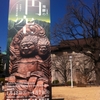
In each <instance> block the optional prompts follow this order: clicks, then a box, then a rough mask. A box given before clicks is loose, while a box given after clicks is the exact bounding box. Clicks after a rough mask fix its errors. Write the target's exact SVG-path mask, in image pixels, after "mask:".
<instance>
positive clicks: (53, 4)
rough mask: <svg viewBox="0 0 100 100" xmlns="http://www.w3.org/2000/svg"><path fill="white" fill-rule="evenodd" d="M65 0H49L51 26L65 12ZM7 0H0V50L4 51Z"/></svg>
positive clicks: (6, 27)
mask: <svg viewBox="0 0 100 100" xmlns="http://www.w3.org/2000/svg"><path fill="white" fill-rule="evenodd" d="M66 1H67V0H50V20H51V28H52V27H53V26H54V25H55V23H56V22H57V21H59V19H60V18H62V17H63V16H64V14H65V13H66ZM8 14H9V0H0V47H1V52H4V51H6V48H7V36H8Z"/></svg>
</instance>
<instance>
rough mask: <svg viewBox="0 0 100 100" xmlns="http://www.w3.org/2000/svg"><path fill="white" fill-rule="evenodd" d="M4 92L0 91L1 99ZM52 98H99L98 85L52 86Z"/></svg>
mask: <svg viewBox="0 0 100 100" xmlns="http://www.w3.org/2000/svg"><path fill="white" fill-rule="evenodd" d="M3 97H4V93H0V100H3ZM52 97H53V98H64V100H100V87H74V88H71V87H66V86H63V87H53V88H52Z"/></svg>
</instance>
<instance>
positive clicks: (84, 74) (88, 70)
mask: <svg viewBox="0 0 100 100" xmlns="http://www.w3.org/2000/svg"><path fill="white" fill-rule="evenodd" d="M74 68H75V69H76V79H77V81H76V83H78V84H80V83H83V84H87V83H89V82H90V81H92V82H95V73H94V71H93V70H92V69H93V68H94V63H93V61H92V59H91V58H90V57H88V56H86V55H82V54H80V56H79V55H78V54H77V56H76V57H75V58H74Z"/></svg>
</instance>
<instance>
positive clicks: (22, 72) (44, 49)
mask: <svg viewBox="0 0 100 100" xmlns="http://www.w3.org/2000/svg"><path fill="white" fill-rule="evenodd" d="M50 63H51V60H50V42H49V40H48V38H47V36H46V33H45V30H44V28H43V27H41V26H40V25H38V24H36V23H28V24H26V25H25V26H24V27H23V28H22V29H21V30H19V31H18V33H17V34H16V35H15V36H14V37H13V40H12V42H11V44H10V61H9V66H10V67H9V73H10V76H9V77H7V78H6V81H7V83H6V85H5V91H6V98H5V100H40V99H41V100H42V99H44V100H49V97H50V81H51V80H50V79H51V73H50V71H51V70H50V66H51V65H50Z"/></svg>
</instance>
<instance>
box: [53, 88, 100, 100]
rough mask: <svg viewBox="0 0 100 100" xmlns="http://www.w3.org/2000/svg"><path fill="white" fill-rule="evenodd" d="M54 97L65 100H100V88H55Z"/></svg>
mask: <svg viewBox="0 0 100 100" xmlns="http://www.w3.org/2000/svg"><path fill="white" fill-rule="evenodd" d="M52 97H53V98H64V100H100V87H74V88H71V87H53V88H52Z"/></svg>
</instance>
